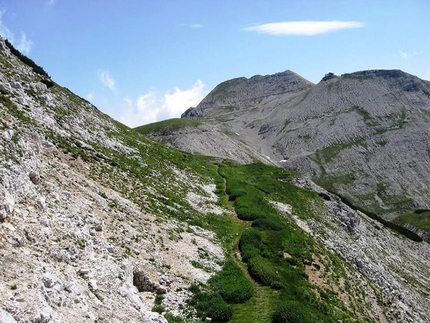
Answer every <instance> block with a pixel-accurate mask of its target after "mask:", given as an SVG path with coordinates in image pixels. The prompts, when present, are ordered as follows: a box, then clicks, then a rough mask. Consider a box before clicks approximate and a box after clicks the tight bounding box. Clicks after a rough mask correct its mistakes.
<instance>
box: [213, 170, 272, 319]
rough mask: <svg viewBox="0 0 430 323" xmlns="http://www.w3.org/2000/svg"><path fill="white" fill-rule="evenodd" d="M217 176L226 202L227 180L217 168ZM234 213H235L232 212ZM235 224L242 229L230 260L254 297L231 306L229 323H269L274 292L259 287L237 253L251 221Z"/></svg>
mask: <svg viewBox="0 0 430 323" xmlns="http://www.w3.org/2000/svg"><path fill="white" fill-rule="evenodd" d="M217 174H218V175H219V176H221V177H222V178H223V181H224V184H223V188H222V190H223V192H224V196H225V198H226V200H227V201H228V200H229V195H228V194H227V191H226V189H227V180H226V178H225V177H224V176H222V175H221V174H220V172H219V167H218V168H217ZM231 209H232V211H233V212H234V207H233V205H231ZM234 213H235V212H234ZM234 221H237V224H238V225H239V226H240V227H241V228H242V230H241V232H240V233H239V234H238V235H237V236H236V237H235V238H234V239H233V241H232V242H231V246H230V256H231V259H233V261H234V262H235V263H236V265H237V266H238V267H239V268H240V269H241V270H242V272H243V274H244V275H245V277H246V278H247V279H248V280H249V281H250V282H251V284H252V286H253V288H254V296H253V297H252V298H251V299H249V300H248V301H246V302H245V303H243V304H234V305H232V307H233V310H234V314H233V317H232V319H231V320H230V322H232V323H236V322H237V323H239V322H248V323H265V322H267V323H269V322H271V316H272V315H271V313H270V309H271V308H273V305H272V302H273V301H274V300H275V299H276V291H274V290H272V289H271V288H270V287H266V286H261V285H260V284H259V283H257V282H256V281H255V280H254V279H253V278H252V277H251V275H250V274H249V272H248V269H247V267H246V264H245V263H243V262H242V261H241V260H240V251H239V240H240V237H241V235H242V232H243V231H244V230H247V229H249V228H251V225H252V222H251V221H243V220H240V219H239V218H238V217H237V216H236V217H235V218H234Z"/></svg>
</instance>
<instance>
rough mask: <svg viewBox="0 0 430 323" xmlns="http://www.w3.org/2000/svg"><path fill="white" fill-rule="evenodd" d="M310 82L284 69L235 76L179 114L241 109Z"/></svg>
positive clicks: (196, 115) (206, 114) (185, 116)
mask: <svg viewBox="0 0 430 323" xmlns="http://www.w3.org/2000/svg"><path fill="white" fill-rule="evenodd" d="M312 86H313V83H312V82H310V81H308V80H306V79H305V78H303V77H301V76H300V75H298V74H296V73H294V72H292V71H290V70H286V71H284V72H280V73H276V74H271V75H264V76H263V75H254V76H252V77H251V78H246V77H240V78H234V79H231V80H228V81H225V82H222V83H220V84H218V85H217V86H216V87H215V88H214V89H213V90H212V91H211V92H210V93H209V94H208V95H207V96H206V97H205V98H204V99H203V101H202V102H201V103H200V104H199V105H198V106H197V107H196V108H190V109H188V110H187V111H185V112H184V113H183V114H182V116H181V117H182V118H187V117H202V116H209V115H216V114H217V113H218V112H219V111H218V112H217V109H216V108H218V107H228V106H231V107H237V108H242V107H244V106H249V105H252V104H254V103H255V102H256V101H258V100H261V99H263V98H265V97H268V96H273V95H283V94H286V93H297V92H300V91H303V90H307V89H309V88H310V87H312Z"/></svg>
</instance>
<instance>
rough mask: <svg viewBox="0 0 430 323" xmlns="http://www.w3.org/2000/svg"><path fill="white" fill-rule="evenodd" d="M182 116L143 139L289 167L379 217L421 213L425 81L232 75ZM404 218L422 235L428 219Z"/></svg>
mask: <svg viewBox="0 0 430 323" xmlns="http://www.w3.org/2000/svg"><path fill="white" fill-rule="evenodd" d="M182 117H183V118H186V119H194V120H196V121H197V120H198V121H199V125H198V126H193V127H190V126H185V125H184V127H182V128H180V129H179V130H177V131H179V132H175V131H172V132H169V133H165V132H164V133H160V132H157V131H153V132H147V134H148V135H150V136H153V137H154V138H156V139H157V140H160V141H162V142H165V143H166V144H169V145H171V146H173V147H177V148H179V149H181V150H184V151H192V152H198V153H202V154H207V155H212V156H221V157H225V158H231V159H234V160H236V161H238V162H241V163H242V162H243V163H247V162H249V161H250V160H260V161H263V162H266V163H274V164H277V165H279V166H282V167H284V168H286V169H290V170H297V171H298V172H300V173H302V174H305V175H307V176H309V177H310V178H312V179H313V180H314V181H315V182H317V183H318V184H319V185H321V186H323V187H325V188H326V189H328V190H329V191H332V192H335V193H337V194H339V195H341V196H343V197H345V198H347V199H348V200H349V201H350V202H351V203H353V204H354V205H356V206H358V207H360V208H362V209H364V210H367V211H368V212H373V213H375V214H378V215H379V216H382V217H383V218H384V219H386V220H395V221H397V220H399V221H400V219H397V217H398V216H399V215H400V214H403V213H407V212H409V213H410V214H412V213H413V212H414V211H416V210H426V209H429V208H430V200H429V198H428V197H429V196H430V153H429V145H430V142H429V138H430V136H429V129H430V127H429V125H430V82H428V81H425V80H421V79H419V78H417V77H415V76H413V75H410V74H407V73H405V72H402V71H399V70H370V71H362V72H356V73H350V74H344V75H341V76H337V75H334V74H333V73H328V74H327V75H326V76H325V77H324V78H323V79H322V80H321V82H319V83H318V84H316V85H313V84H312V83H310V82H308V81H306V80H305V79H303V78H301V77H300V76H298V75H297V74H294V73H293V72H290V71H286V72H284V73H279V74H275V75H267V76H255V77H252V78H250V79H246V78H239V79H233V80H230V81H226V82H223V83H221V84H220V85H218V86H217V87H216V88H215V89H214V90H213V91H212V92H210V93H209V94H208V95H207V97H206V98H204V99H203V101H202V102H201V103H200V104H199V105H198V106H197V107H196V108H190V109H189V110H187V111H186V112H185V113H184V114H183V115H182ZM214 142H215V143H214ZM217 143H218V144H217ZM426 216H427V217H429V215H428V214H427V215H426ZM411 217H413V216H411ZM408 221H409V220H408ZM408 221H406V222H405V221H403V222H402V223H403V224H405V223H407V224H406V225H407V226H408V227H409V228H411V229H413V230H415V231H416V232H419V233H420V234H421V235H422V236H423V237H426V236H428V231H429V225H428V220H427V222H426V223H427V224H426V225H424V226H422V227H420V226H418V227H417V226H416V223H412V222H414V221H409V222H408ZM414 225H415V226H414Z"/></svg>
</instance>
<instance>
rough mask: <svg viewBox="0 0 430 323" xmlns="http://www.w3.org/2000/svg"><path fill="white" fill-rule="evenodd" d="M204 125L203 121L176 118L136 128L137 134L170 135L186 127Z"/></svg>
mask: <svg viewBox="0 0 430 323" xmlns="http://www.w3.org/2000/svg"><path fill="white" fill-rule="evenodd" d="M201 124H202V121H199V120H191V119H186V118H184V119H181V118H174V119H168V120H164V121H160V122H154V123H150V124H147V125H143V126H140V127H137V128H135V130H136V131H137V132H140V133H142V134H144V135H147V134H151V133H152V134H169V133H171V132H172V131H176V130H179V129H182V128H186V127H192V128H195V127H198V126H199V125H201Z"/></svg>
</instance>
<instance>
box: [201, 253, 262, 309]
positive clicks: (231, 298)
mask: <svg viewBox="0 0 430 323" xmlns="http://www.w3.org/2000/svg"><path fill="white" fill-rule="evenodd" d="M209 283H210V285H211V286H213V287H214V289H215V290H216V291H217V292H218V293H219V294H220V295H221V296H222V298H223V299H224V300H225V301H226V302H227V303H230V304H239V303H243V302H245V301H247V300H248V299H250V298H251V297H252V296H253V295H254V288H253V286H252V284H251V282H250V281H249V280H248V279H247V278H246V277H245V275H244V274H243V272H242V270H241V269H240V268H239V267H238V266H237V265H236V263H235V262H234V261H233V260H231V259H230V260H228V261H227V262H226V264H225V265H224V267H223V270H222V271H220V272H219V273H218V274H217V275H215V276H214V277H213V278H211V279H210V280H209Z"/></svg>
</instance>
